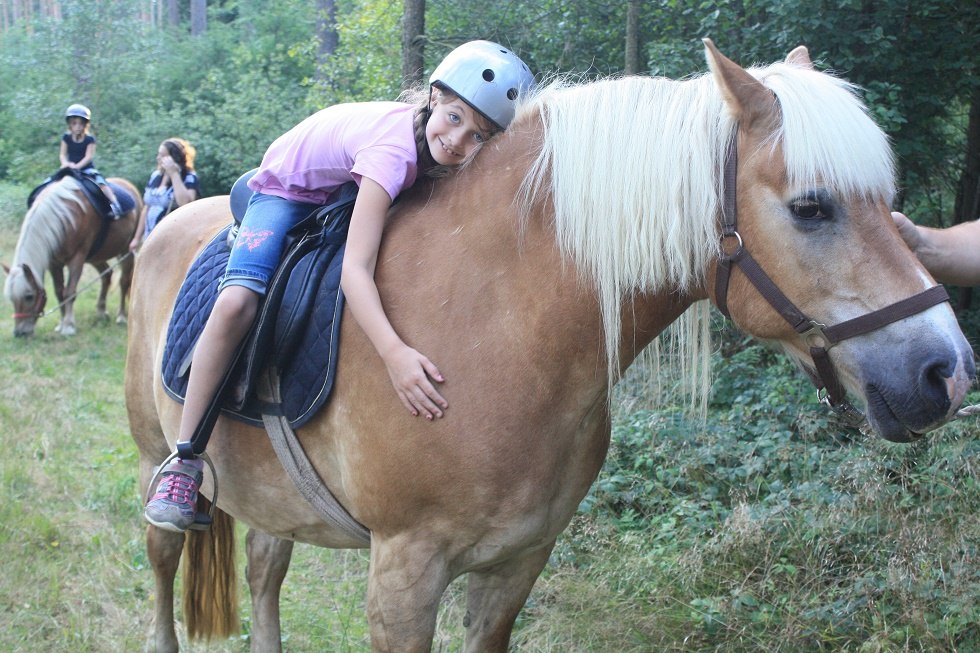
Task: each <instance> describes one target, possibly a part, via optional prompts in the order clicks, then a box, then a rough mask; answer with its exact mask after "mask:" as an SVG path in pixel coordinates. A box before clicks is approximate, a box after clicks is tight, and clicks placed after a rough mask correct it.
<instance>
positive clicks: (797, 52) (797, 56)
mask: <svg viewBox="0 0 980 653" xmlns="http://www.w3.org/2000/svg"><path fill="white" fill-rule="evenodd" d="M786 63H790V64H793V65H796V66H800V67H801V68H809V69H811V70H813V62H812V61H810V51H809V50H807V49H806V46H805V45H798V46H796V47H795V48H793V51H792V52H790V53H789V54H788V55H786Z"/></svg>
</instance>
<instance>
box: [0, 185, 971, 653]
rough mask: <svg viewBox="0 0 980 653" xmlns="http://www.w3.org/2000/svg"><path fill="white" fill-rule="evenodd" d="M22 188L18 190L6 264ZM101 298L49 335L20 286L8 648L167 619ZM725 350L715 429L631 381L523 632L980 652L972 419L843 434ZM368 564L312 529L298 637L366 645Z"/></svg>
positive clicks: (0, 251)
mask: <svg viewBox="0 0 980 653" xmlns="http://www.w3.org/2000/svg"><path fill="white" fill-rule="evenodd" d="M24 195H26V189H21V188H16V187H10V186H2V185H0V261H4V262H9V260H10V258H11V254H12V252H13V247H14V244H15V242H16V238H17V227H18V221H19V219H20V217H21V216H22V212H21V211H20V203H21V202H22V201H23V199H22V198H23V196H24ZM86 275H87V276H86V278H92V277H93V276H94V274H93V272H92V271H91V270H89V271H87V272H86ZM115 292H116V290H115V289H114V290H113V297H111V298H110V300H111V301H114V297H115V295H114V293H115ZM94 302H95V297H94V289H93V290H92V291H90V292H88V293H85V294H83V295H82V296H81V298H80V299H79V306H78V322H79V333H78V335H77V336H75V337H73V338H69V339H65V338H62V337H61V336H58V335H56V334H55V333H53V331H52V329H53V327H54V325H55V322H54V320H55V318H54V317H48V318H45V319H44V320H43V321H42V322H41V324H40V325H39V329H38V334H37V336H36V337H34V338H33V339H29V340H24V339H17V340H15V339H14V338H13V336H12V325H13V321H12V317H11V308H10V306H9V304H8V303H7V302H6V300H4V301H3V302H2V304H0V361H2V369H3V371H4V377H3V384H4V387H3V390H2V392H0V446H2V448H3V454H4V455H3V456H0V561H2V562H0V564H2V570H0V651H4V652H7V651H10V652H15V653H20V652H31V653H33V652H34V651H46V652H52V653H68V652H71V653H78V652H82V653H87V652H93V653H95V652H100V653H101V652H115V651H139V650H143V646H144V644H145V641H146V635H147V633H148V632H149V629H150V615H151V613H152V608H153V602H154V600H155V597H154V588H153V576H152V571H151V569H150V568H149V566H148V562H147V558H146V553H145V548H144V541H143V535H144V526H143V523H142V521H141V517H140V509H141V499H140V495H141V493H142V488H138V487H137V474H136V467H137V457H136V452H135V447H134V446H133V445H132V443H131V441H130V438H129V433H128V425H127V421H126V413H125V406H124V403H123V394H122V378H123V360H124V354H125V347H126V330H125V327H119V326H116V325H114V324H96V323H95V321H94V314H95V310H94ZM724 344H725V350H726V357H725V358H724V360H722V359H721V358H719V359H718V361H717V367H718V369H717V370H716V372H717V379H718V380H717V383H716V386H715V392H714V399H713V403H712V405H711V407H710V415H709V419H708V421H707V422H706V423H700V422H693V421H691V420H690V419H689V418H687V417H685V416H684V415H683V413H682V411H681V410H680V409H679V408H677V407H676V406H679V405H682V403H683V402H682V400H679V399H678V400H676V401H674V400H671V398H670V396H669V393H667V394H666V399H665V404H664V406H662V407H659V408H653V407H651V406H644V403H643V396H645V395H646V394H647V392H648V390H647V384H646V383H645V381H648V379H642V378H633V379H628V380H627V381H626V382H625V383H624V384H623V387H622V388H620V390H619V397H620V398H621V406H622V407H621V408H620V409H619V410H618V412H617V417H616V420H615V424H614V434H613V436H614V437H613V442H612V446H611V450H610V455H609V457H608V460H607V462H606V465H605V468H604V470H603V472H602V474H601V476H600V479H599V481H598V482H597V483H596V484H595V486H594V487H593V489H592V491H591V492H590V494H589V496H588V497H586V500H585V501H583V504H582V506H581V509H580V513H579V514H578V515H577V516H576V518H575V519H574V520H573V522H572V524H571V526H570V527H569V529H568V530H567V531H566V533H565V534H564V535H563V536H562V537H561V538H560V540H559V543H558V546H557V547H556V549H555V552H554V554H553V556H552V560H551V564H550V565H549V566H548V568H547V569H546V571H545V573H544V574H543V575H542V577H541V578H540V579H539V581H538V583H537V585H536V587H535V589H534V591H533V592H532V595H531V597H530V599H529V601H528V604H527V606H526V607H525V610H524V611H523V612H522V613H521V615H520V617H519V619H518V623H517V627H516V629H515V632H514V638H513V646H512V648H513V649H514V650H516V651H525V652H535V653H537V652H555V653H557V652H563V653H565V652H570V651H583V652H584V651H596V652H607V651H608V652H615V653H641V652H649V651H696V652H697V651H703V652H708V651H721V652H732V653H734V652H742V651H785V652H798V651H815V652H823V651H827V652H830V651H851V652H855V653H875V652H882V653H884V652H906V651H909V652H911V651H949V652H962V653H972V652H976V651H980V630H978V622H980V615H978V610H977V607H976V600H977V597H978V596H980V564H978V560H977V555H978V548H980V547H978V545H980V527H978V525H977V519H976V515H977V513H978V509H980V492H978V488H980V483H978V474H980V464H978V449H980V446H978V444H977V433H978V425H977V422H976V420H975V419H974V420H972V421H964V422H959V423H957V424H954V425H950V426H947V427H945V428H944V429H942V430H941V431H939V432H938V433H936V434H933V435H931V436H930V437H929V438H928V439H927V440H926V441H924V442H923V443H920V444H916V445H912V446H902V445H892V444H888V443H885V442H882V441H879V440H875V439H865V438H861V437H856V436H854V435H851V434H846V433H844V432H843V431H842V430H841V429H839V428H837V427H836V426H835V425H834V424H833V423H832V421H831V420H830V419H829V417H828V415H827V414H826V413H825V412H823V410H822V409H821V408H820V407H819V406H817V405H816V403H815V401H814V400H813V398H812V394H811V391H810V390H809V389H808V388H807V387H806V386H805V385H804V382H803V380H802V379H800V378H799V377H798V375H797V374H796V373H795V372H794V371H793V370H792V369H791V368H790V366H789V365H788V364H787V363H785V361H783V360H782V359H780V358H778V357H776V356H775V355H773V354H772V353H770V352H768V351H766V350H764V349H762V348H760V347H757V346H746V344H745V343H744V342H742V341H741V340H740V339H738V338H736V337H732V336H730V335H728V336H726V340H725V343H724ZM661 381H662V383H661V386H662V387H668V388H669V386H670V379H662V380H661ZM978 400H980V398H978V397H977V395H976V394H974V395H973V396H972V397H971V401H972V402H974V403H975V402H977V401H978ZM242 534H243V533H242ZM242 548H243V547H242ZM240 569H244V560H242V561H241V565H240ZM366 571H367V555H366V553H365V552H363V551H330V550H326V549H316V548H313V547H307V546H297V547H296V550H295V553H294V559H293V564H292V567H291V569H290V572H289V575H288V576H287V578H286V582H285V585H284V587H283V596H282V610H283V633H284V649H285V650H286V651H290V652H313V651H339V652H345V651H347V652H363V651H367V650H369V644H368V635H367V623H366V618H365V616H364V592H365V585H366ZM463 587H464V584H463V583H462V582H460V581H457V582H456V583H454V584H453V585H452V586H451V587H450V589H449V590H448V591H447V593H446V596H445V597H444V601H443V607H442V610H441V613H440V617H439V627H438V633H437V636H436V639H435V641H434V643H433V648H434V650H436V651H447V652H448V651H459V650H461V648H462V626H461V623H462V616H463V612H464V597H463ZM241 605H242V610H243V629H242V634H241V636H239V637H237V638H233V639H231V640H228V641H223V642H213V643H211V644H203V643H197V644H194V645H191V646H188V645H187V643H186V642H183V643H184V648H183V650H192V651H217V652H235V653H238V652H242V651H247V650H248V634H249V632H250V628H251V625H252V624H251V620H250V615H249V609H248V599H247V596H244V595H243V596H242V599H241ZM178 616H179V613H178ZM181 637H183V636H182V635H181Z"/></svg>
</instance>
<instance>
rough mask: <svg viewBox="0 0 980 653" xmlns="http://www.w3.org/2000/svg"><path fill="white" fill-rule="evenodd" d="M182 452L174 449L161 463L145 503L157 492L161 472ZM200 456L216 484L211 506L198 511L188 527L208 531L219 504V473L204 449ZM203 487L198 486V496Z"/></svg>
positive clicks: (202, 482) (198, 456) (193, 529)
mask: <svg viewBox="0 0 980 653" xmlns="http://www.w3.org/2000/svg"><path fill="white" fill-rule="evenodd" d="M179 457H180V453H179V452H178V451H174V452H173V453H172V454H170V455H169V456H167V457H166V458H165V459H164V461H163V462H162V463H160V464H159V465H158V466H157V468H156V471H155V472H154V473H153V478H151V479H150V486H149V487H148V488H147V490H146V496H144V497H143V505H146V504H147V503H149V501H150V498H152V497H153V494H154V493H155V492H156V487H157V482H158V481H159V479H160V473H161V472H163V470H164V468H165V467H166V466H167V465H168V464H170V461H171V460H174V459H175V458H179ZM196 457H197V458H200V459H201V460H203V461H204V462H205V463H207V465H208V468H209V469H210V470H211V481H212V482H213V484H214V495H213V497H212V498H211V507H210V508H209V509H208V511H207V512H206V513H205V512H196V513H195V515H194V523H193V524H191V525H190V526H188V527H187V530H189V531H206V530H208V528H210V527H211V524H212V523H213V522H214V507H215V506H216V505H218V473H217V472H216V471H215V470H214V463H212V462H211V457H210V456H208V455H207V454H206V453H204V452H203V451H202V452H201V453H199V454H197V456H196ZM201 485H204V480H203V479H201ZM200 490H201V488H198V496H200Z"/></svg>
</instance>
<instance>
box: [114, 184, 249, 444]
mask: <svg viewBox="0 0 980 653" xmlns="http://www.w3.org/2000/svg"><path fill="white" fill-rule="evenodd" d="M230 219H231V212H230V210H229V209H228V197H227V196H219V197H210V198H206V199H201V200H197V201H195V202H191V203H190V204H187V205H185V206H183V207H181V208H179V209H177V210H175V211H174V212H172V213H170V214H169V215H168V216H167V219H166V220H164V221H163V222H161V223H160V224H159V226H157V228H156V229H154V230H153V233H152V234H151V236H150V237H149V238H147V239H146V241H145V242H144V243H143V247H142V248H141V249H140V252H139V256H138V258H137V263H136V271H135V274H134V278H133V288H132V293H131V306H130V314H129V348H128V350H127V360H126V407H127V410H128V412H129V419H130V425H131V427H132V433H133V438H134V439H135V440H136V442H137V444H138V445H139V446H140V448H141V450H143V451H162V456H161V457H160V460H162V459H163V457H164V456H166V454H167V453H168V451H169V449H168V447H167V444H166V442H164V441H163V440H162V438H160V437H159V433H160V431H161V425H160V424H159V421H160V419H159V413H158V410H157V406H156V398H157V397H158V396H161V395H162V393H161V391H160V390H159V387H160V384H159V382H158V379H157V378H156V377H157V376H159V375H158V374H157V372H158V371H159V369H160V366H159V361H160V357H161V356H162V348H163V342H164V338H165V336H166V333H165V329H166V326H167V324H168V323H169V320H170V313H171V311H172V310H173V304H174V300H175V299H176V297H177V292H178V291H179V290H180V285H181V283H182V282H183V280H184V275H185V274H186V272H187V269H188V268H189V266H190V264H191V262H193V260H194V257H196V256H197V253H198V252H199V251H200V250H201V248H203V246H204V244H206V243H207V242H208V241H209V240H210V239H211V237H212V236H213V235H214V234H215V233H216V232H217V231H218V230H219V229H221V227H222V226H224V225H226V224H227V223H228V221H229V220H230ZM160 460H157V461H156V463H159V462H160Z"/></svg>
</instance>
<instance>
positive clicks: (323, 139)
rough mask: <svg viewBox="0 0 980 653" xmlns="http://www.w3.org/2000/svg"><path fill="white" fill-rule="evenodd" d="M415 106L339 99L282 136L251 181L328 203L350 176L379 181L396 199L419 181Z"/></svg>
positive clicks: (268, 190) (257, 187) (266, 189)
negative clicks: (353, 101) (334, 192)
mask: <svg viewBox="0 0 980 653" xmlns="http://www.w3.org/2000/svg"><path fill="white" fill-rule="evenodd" d="M414 117H415V106H413V105H411V104H404V103H402V102H358V103H348V104H336V105H333V106H330V107H327V108H326V109H323V110H321V111H318V112H316V113H314V114H313V115H312V116H310V117H309V118H307V119H306V120H304V121H303V122H301V123H299V124H298V125H296V126H295V127H293V128H292V129H290V130H289V131H288V132H286V133H285V134H283V135H282V136H280V137H279V138H277V139H276V140H275V141H274V142H273V143H272V145H270V146H269V149H268V150H267V151H266V153H265V156H264V157H263V158H262V165H261V166H259V171H258V172H257V173H255V176H254V177H252V179H251V180H249V182H248V187H249V188H251V189H252V190H254V191H258V192H260V193H265V194H267V195H275V196H277V197H283V198H285V199H289V200H296V201H299V202H309V203H310V204H326V203H327V202H328V201H329V198H330V194H331V193H332V192H333V191H335V190H336V189H337V188H339V187H340V186H342V185H343V184H345V183H346V182H348V181H351V180H353V181H355V182H357V185H358V186H360V184H361V178H362V177H368V178H369V179H372V180H374V181H376V182H378V183H379V184H380V185H381V186H382V188H384V189H385V190H386V191H387V192H388V196H389V197H391V199H392V200H394V199H395V197H397V196H398V194H399V193H401V192H402V191H403V190H405V189H406V188H408V187H409V186H411V185H412V184H413V183H414V182H415V176H416V173H417V172H418V151H417V150H416V145H415V127H414V124H413V123H414Z"/></svg>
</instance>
